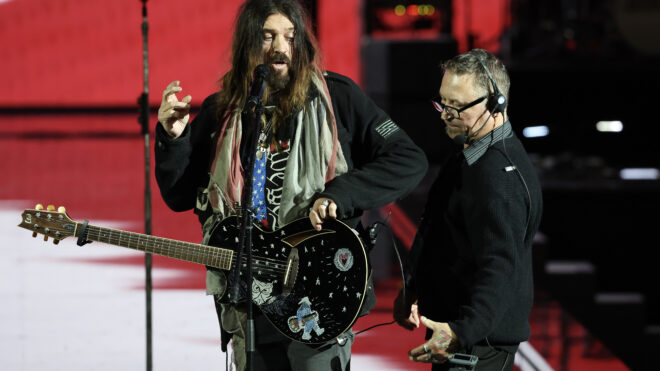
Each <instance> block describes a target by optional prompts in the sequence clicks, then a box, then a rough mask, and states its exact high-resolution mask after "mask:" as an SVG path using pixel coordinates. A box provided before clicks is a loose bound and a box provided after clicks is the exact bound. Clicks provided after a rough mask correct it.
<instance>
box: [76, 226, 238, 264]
mask: <svg viewBox="0 0 660 371" xmlns="http://www.w3.org/2000/svg"><path fill="white" fill-rule="evenodd" d="M81 233H83V231H82V223H76V229H75V233H74V234H75V236H76V237H80V234H81ZM84 234H85V236H84V238H85V239H87V240H90V241H98V242H103V243H107V244H110V245H114V246H120V247H126V248H129V249H133V250H137V251H142V252H144V253H149V254H155V255H161V256H166V257H168V258H173V259H177V260H183V261H187V262H191V263H197V264H202V265H208V266H211V267H215V268H219V269H223V270H229V269H231V262H232V257H233V254H234V252H233V251H232V250H230V249H223V248H219V247H214V246H207V245H201V244H195V243H190V242H183V241H177V240H171V239H168V238H162V237H154V236H150V235H146V234H142V233H136V232H127V231H121V230H118V229H112V228H104V227H98V226H94V225H88V226H87V229H86V230H85V231H84Z"/></svg>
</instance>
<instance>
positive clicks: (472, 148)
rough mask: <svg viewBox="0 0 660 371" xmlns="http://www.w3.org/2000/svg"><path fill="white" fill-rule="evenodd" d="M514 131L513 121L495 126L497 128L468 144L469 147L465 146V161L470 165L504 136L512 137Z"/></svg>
mask: <svg viewBox="0 0 660 371" xmlns="http://www.w3.org/2000/svg"><path fill="white" fill-rule="evenodd" d="M512 132H513V129H512V128H511V123H510V122H509V120H507V121H506V122H504V124H502V126H500V127H497V128H495V130H493V131H491V132H490V133H488V134H486V135H484V136H483V137H481V138H479V139H477V140H476V141H474V142H473V143H472V144H470V145H469V146H467V148H464V149H463V156H465V161H466V162H467V164H468V166H469V165H472V164H474V163H475V162H477V160H478V159H479V158H481V156H483V154H484V153H486V150H488V148H490V147H491V146H492V145H494V144H495V143H497V142H499V141H500V140H502V138H508V137H510V136H511V133H512Z"/></svg>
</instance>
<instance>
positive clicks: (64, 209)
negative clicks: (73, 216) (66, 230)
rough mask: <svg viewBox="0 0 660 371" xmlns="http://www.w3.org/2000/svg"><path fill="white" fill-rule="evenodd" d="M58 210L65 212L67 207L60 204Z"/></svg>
mask: <svg viewBox="0 0 660 371" xmlns="http://www.w3.org/2000/svg"><path fill="white" fill-rule="evenodd" d="M57 212H58V213H65V212H66V208H65V207H64V206H60V207H58V208H57Z"/></svg>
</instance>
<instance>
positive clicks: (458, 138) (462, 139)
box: [453, 134, 468, 146]
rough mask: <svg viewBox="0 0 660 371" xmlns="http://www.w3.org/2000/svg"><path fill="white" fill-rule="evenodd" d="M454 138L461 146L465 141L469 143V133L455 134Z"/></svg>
mask: <svg viewBox="0 0 660 371" xmlns="http://www.w3.org/2000/svg"><path fill="white" fill-rule="evenodd" d="M453 140H454V143H456V144H458V145H459V146H463V145H465V143H467V141H468V137H467V135H463V134H459V135H457V136H455V137H454V139H453Z"/></svg>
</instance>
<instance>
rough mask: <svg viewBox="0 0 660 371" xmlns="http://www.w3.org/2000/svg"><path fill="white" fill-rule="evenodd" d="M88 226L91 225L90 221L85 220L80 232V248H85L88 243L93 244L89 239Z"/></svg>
mask: <svg viewBox="0 0 660 371" xmlns="http://www.w3.org/2000/svg"><path fill="white" fill-rule="evenodd" d="M87 224H89V220H85V222H84V223H83V224H82V229H81V230H80V234H79V235H78V242H77V244H78V246H83V245H86V244H88V243H92V241H90V240H88V239H87Z"/></svg>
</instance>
